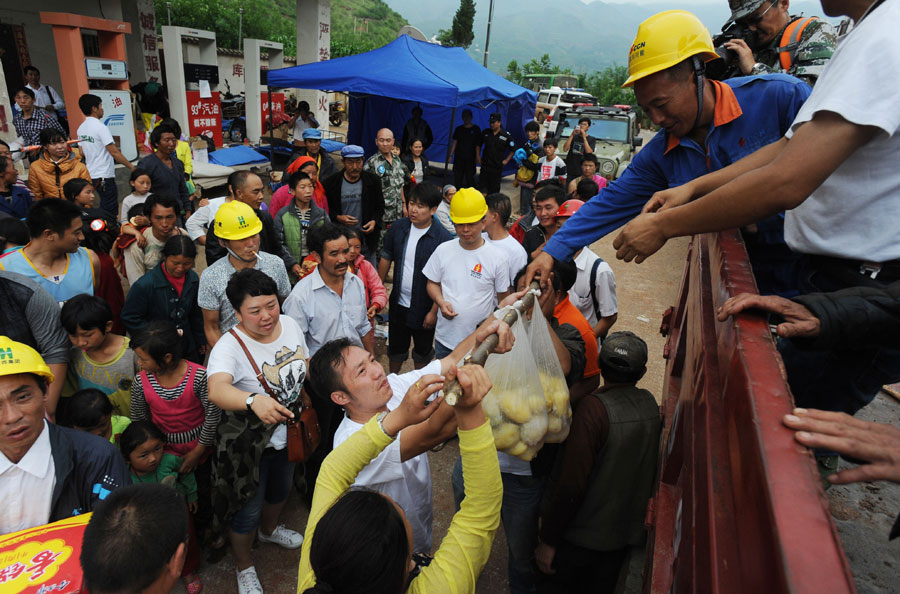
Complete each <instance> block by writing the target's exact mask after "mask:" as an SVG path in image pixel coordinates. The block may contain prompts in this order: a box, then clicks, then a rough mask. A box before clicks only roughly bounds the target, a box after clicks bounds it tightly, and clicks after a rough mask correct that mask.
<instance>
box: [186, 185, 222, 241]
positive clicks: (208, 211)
mask: <svg viewBox="0 0 900 594" xmlns="http://www.w3.org/2000/svg"><path fill="white" fill-rule="evenodd" d="M226 200H228V196H221V197H219V198H210V200H209V202H208V203H207V204H205V205H203V206H201V207H200V208H198V209H197V210H195V211H194V214H192V215H191V217H190V218H189V219H188V220H187V221H185V223H184V228H185V229H187V232H188V235H189V236H190V238H191V240H192V241H196V242H198V243H199V244H200V245H206V233H207V232H208V231H209V225H210V223H212V222H213V220H215V218H216V212H218V210H219V207H220V206H222V205H223V204H225V201H226Z"/></svg>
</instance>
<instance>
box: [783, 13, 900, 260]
mask: <svg viewBox="0 0 900 594" xmlns="http://www.w3.org/2000/svg"><path fill="white" fill-rule="evenodd" d="M897 23H900V2H884V3H882V4H881V5H880V6H878V7H877V8H875V10H874V11H872V13H871V14H869V15H868V16H866V17H864V18H863V19H862V20H861V21H860V22H859V24H858V25H856V26H855V27H854V28H853V29H852V30H851V31H850V32H849V33H848V34H847V35H846V36H844V37H842V38H841V39H840V40H839V42H838V46H837V49H836V50H835V52H834V55H833V56H832V57H831V60H829V62H828V64H827V65H826V66H825V69H824V70H823V71H822V75H821V76H820V77H819V78H818V80H817V81H816V86H815V87H814V88H813V92H812V94H811V95H810V96H809V99H807V100H806V103H804V104H803V107H801V108H800V111H799V113H797V117H796V118H794V123H793V124H791V129H790V130H788V132H787V133H786V134H785V136H787V137H788V138H791V137H792V136H793V134H794V133H795V132H796V131H797V129H798V128H799V127H800V126H801V125H802V124H803V123H805V122H809V121H811V120H812V119H813V117H814V116H815V115H816V114H817V113H821V112H826V111H828V112H833V113H836V114H838V115H840V116H841V117H842V118H844V119H845V120H847V121H848V122H852V123H854V124H856V125H858V126H873V127H875V128H878V131H877V132H876V133H875V135H874V136H873V137H872V139H871V140H869V142H867V143H866V144H865V145H863V146H861V147H859V148H858V149H856V151H854V152H853V154H851V155H850V156H849V157H847V159H846V160H844V162H843V163H841V164H840V166H839V167H838V168H837V169H835V170H834V171H833V172H832V173H831V175H829V176H828V178H826V179H825V181H824V182H822V185H820V186H819V187H818V188H816V189H815V190H814V191H813V193H812V194H811V195H810V196H809V198H807V199H806V200H805V201H804V202H803V203H802V204H801V205H800V206H798V207H797V208H794V209H793V210H789V211H787V212H786V213H785V216H784V238H785V241H787V244H788V246H790V248H791V249H792V250H794V251H795V252H800V253H804V254H816V255H823V256H832V257H838V258H847V259H856V260H864V261H868V262H887V261H890V260H896V259H898V258H900V241H898V240H897V228H898V227H897V221H900V169H898V167H897V163H898V161H897V156H898V155H900V102H898V101H897V97H898V96H900V77H898V76H897V75H896V72H897V71H898V69H900V38H898V37H897V35H896V31H895V29H896V24H897ZM890 73H894V74H890Z"/></svg>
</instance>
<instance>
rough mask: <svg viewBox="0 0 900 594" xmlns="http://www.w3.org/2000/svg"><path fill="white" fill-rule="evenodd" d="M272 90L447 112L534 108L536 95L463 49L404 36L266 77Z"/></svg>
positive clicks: (270, 73)
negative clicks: (506, 105) (320, 92)
mask: <svg viewBox="0 0 900 594" xmlns="http://www.w3.org/2000/svg"><path fill="white" fill-rule="evenodd" d="M268 84H269V85H270V86H271V87H273V88H297V89H327V90H331V91H343V92H346V93H354V94H365V95H379V96H382V97H390V98H392V99H399V100H401V101H418V102H422V103H429V104H432V105H441V106H444V107H462V106H464V105H472V104H479V103H482V104H487V103H490V102H493V101H510V102H513V103H520V104H523V105H524V104H526V103H529V102H530V103H532V104H533V103H534V102H535V101H536V99H537V95H536V94H535V93H534V91H529V90H528V89H525V88H524V87H520V86H519V85H517V84H515V83H512V82H510V81H508V80H506V79H505V78H503V77H502V76H498V75H496V74H494V73H493V72H491V71H490V70H488V69H487V68H484V67H482V66H480V65H479V64H477V63H476V62H475V61H474V60H472V58H471V57H470V56H469V55H468V54H467V53H466V51H465V50H464V49H462V48H460V47H441V46H439V45H435V44H432V43H428V42H425V41H417V40H415V39H413V38H411V37H409V36H408V35H401V36H400V37H398V38H397V39H395V40H394V41H392V42H391V43H389V44H387V45H385V46H383V47H380V48H378V49H374V50H372V51H369V52H366V53H364V54H357V55H354V56H347V57H345V58H336V59H334V60H326V61H324V62H314V63H312V64H303V65H301V66H292V67H290V68H279V69H277V70H270V71H269V72H268Z"/></svg>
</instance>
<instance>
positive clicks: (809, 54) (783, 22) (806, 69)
mask: <svg viewBox="0 0 900 594" xmlns="http://www.w3.org/2000/svg"><path fill="white" fill-rule="evenodd" d="M728 5H729V7H730V8H731V20H732V21H734V22H736V23H738V24H740V25H744V26H746V27H747V28H749V29H750V30H751V31H754V32H755V33H756V40H755V43H753V47H750V46H749V45H747V42H746V41H744V40H743V39H732V40H730V41H728V42H726V43H725V48H726V49H729V50H732V51H734V52H736V53H737V56H738V66H739V67H740V71H741V74H743V75H745V76H749V75H752V74H768V73H772V72H785V73H787V74H791V75H793V76H796V77H798V78H800V79H802V80H804V81H806V82H808V83H809V84H810V85H813V84H815V83H816V79H818V78H819V75H820V74H821V73H822V69H823V68H825V64H826V63H828V60H830V59H831V55H832V54H833V53H834V47H835V45H836V44H837V33H836V32H835V30H834V27H832V26H831V25H829V24H828V23H826V22H825V21H822V20H819V19H818V18H816V17H802V16H795V15H791V14H789V13H788V8H789V6H790V0H728Z"/></svg>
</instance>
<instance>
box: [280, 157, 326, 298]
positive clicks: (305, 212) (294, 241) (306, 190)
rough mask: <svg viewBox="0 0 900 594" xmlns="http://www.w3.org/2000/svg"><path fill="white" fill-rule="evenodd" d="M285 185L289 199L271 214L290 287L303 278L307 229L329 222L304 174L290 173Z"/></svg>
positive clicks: (306, 248) (312, 185)
mask: <svg viewBox="0 0 900 594" xmlns="http://www.w3.org/2000/svg"><path fill="white" fill-rule="evenodd" d="M301 158H302V157H301ZM288 185H289V187H290V188H291V191H292V192H293V200H292V201H291V202H290V203H289V204H287V205H285V206H284V207H283V208H282V209H281V210H279V211H278V212H277V213H276V214H275V233H276V234H277V235H278V239H279V240H280V241H281V243H282V244H283V245H284V246H285V247H286V248H287V250H288V253H290V255H291V258H290V260H289V261H286V262H285V264H286V265H287V269H288V273H289V276H290V280H291V284H292V285H293V284H295V283H296V282H297V281H298V280H300V278H302V277H303V276H304V272H305V271H304V265H303V259H304V258H306V256H308V255H309V245H308V238H309V230H310V228H312V227H317V226H319V225H324V224H325V223H327V222H329V221H330V219H329V218H328V213H326V212H325V211H324V210H322V209H321V208H319V205H318V204H316V203H315V201H314V200H313V195H314V193H315V189H316V186H315V180H313V179H312V178H311V177H310V176H309V175H308V174H306V173H304V172H303V171H297V172H295V173H292V174H291V177H290V179H289V180H288ZM307 268H308V267H307Z"/></svg>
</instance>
